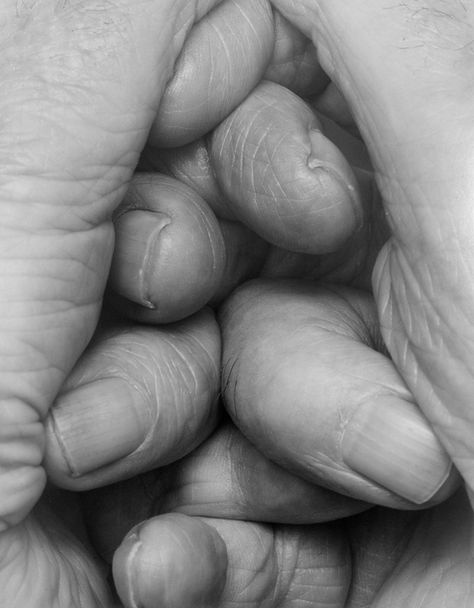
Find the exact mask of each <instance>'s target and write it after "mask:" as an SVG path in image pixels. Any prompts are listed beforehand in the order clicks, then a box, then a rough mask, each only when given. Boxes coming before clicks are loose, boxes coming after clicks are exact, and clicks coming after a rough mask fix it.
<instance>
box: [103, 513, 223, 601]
mask: <svg viewBox="0 0 474 608" xmlns="http://www.w3.org/2000/svg"><path fill="white" fill-rule="evenodd" d="M112 568H113V576H114V581H115V585H116V588H117V591H118V594H119V596H120V598H121V599H122V601H123V602H124V604H125V606H126V607H127V608H137V607H138V606H140V607H143V608H155V606H158V605H159V606H161V607H162V608H186V607H188V606H189V608H194V607H195V606H204V605H205V606H209V607H211V606H215V605H217V602H218V599H219V597H220V595H221V594H222V591H223V589H224V586H225V582H226V573H227V549H226V546H225V544H224V541H223V539H222V538H221V537H220V535H219V534H218V533H217V531H216V530H215V529H214V528H212V527H210V526H208V525H207V524H206V523H205V522H203V521H202V520H199V519H195V518H192V517H187V516H185V515H181V514H167V515H161V516H159V517H155V518H154V519H151V520H149V521H147V522H146V523H144V524H140V525H139V526H137V527H136V528H134V529H133V530H132V531H131V532H130V533H129V534H128V535H127V537H126V538H125V540H124V541H123V543H122V544H121V545H120V547H119V548H118V549H117V551H116V553H115V555H114V559H113V566H112Z"/></svg>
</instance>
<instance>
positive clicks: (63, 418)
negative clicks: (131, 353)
mask: <svg viewBox="0 0 474 608" xmlns="http://www.w3.org/2000/svg"><path fill="white" fill-rule="evenodd" d="M149 423H150V420H149V414H148V412H147V411H144V402H143V399H142V398H141V395H140V393H139V392H138V391H136V390H135V389H133V388H132V387H131V386H130V385H129V384H128V383H127V382H125V381H124V380H122V379H120V378H104V379H101V380H95V381H94V382H90V383H88V384H84V385H82V386H79V387H78V388H75V389H73V390H71V391H69V392H67V393H63V394H62V395H60V396H59V397H58V400H57V402H56V403H55V405H54V407H53V409H52V412H51V422H50V424H51V431H52V434H53V436H54V438H55V440H56V443H57V446H58V447H59V450H60V452H61V454H62V455H63V458H64V460H65V463H66V466H67V467H68V469H69V473H70V475H71V477H81V476H82V475H85V474H87V473H91V472H93V471H96V470H98V469H100V468H101V467H104V466H107V465H110V464H112V463H114V462H116V461H118V460H120V459H121V458H125V457H126V456H128V455H129V454H131V453H132V452H134V451H135V450H136V449H137V448H138V447H139V446H140V445H141V444H142V443H143V440H144V439H145V437H146V435H147V431H148V429H149Z"/></svg>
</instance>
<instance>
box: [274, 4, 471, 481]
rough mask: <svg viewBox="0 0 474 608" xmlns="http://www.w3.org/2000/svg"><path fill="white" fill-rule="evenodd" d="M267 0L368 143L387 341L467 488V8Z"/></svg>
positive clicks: (378, 285) (382, 317) (377, 288)
mask: <svg viewBox="0 0 474 608" xmlns="http://www.w3.org/2000/svg"><path fill="white" fill-rule="evenodd" d="M275 5H276V6H277V7H278V8H280V9H281V10H282V11H283V12H284V13H285V14H286V15H287V17H289V18H290V19H292V20H293V21H294V22H296V23H298V24H299V25H300V26H301V27H304V28H305V31H306V33H307V34H310V35H311V36H312V38H313V40H314V41H315V43H316V44H317V46H318V48H319V54H320V58H321V61H322V64H323V67H325V68H326V70H327V71H328V73H329V74H330V75H331V77H332V78H333V79H334V80H335V81H336V84H337V85H338V87H339V88H340V89H341V91H342V93H343V94H344V96H345V97H346V99H347V100H348V102H349V104H350V106H351V109H352V111H353V113H354V116H355V118H356V120H357V123H358V126H359V128H360V130H361V133H362V134H363V136H364V138H365V140H366V143H367V145H368V147H369V150H370V153H371V155H372V158H373V161H374V165H375V168H376V171H377V180H378V184H379V187H380V189H381V192H382V196H383V199H384V206H385V211H386V213H387V216H388V219H389V223H390V225H391V229H392V238H391V239H390V241H389V242H388V244H387V245H386V247H385V248H384V250H383V252H382V253H381V255H380V256H379V260H378V264H377V267H376V270H375V275H374V286H375V291H376V297H377V300H378V307H379V315H380V321H381V325H382V330H383V333H384V338H385V340H386V343H387V346H388V348H389V350H390V353H391V355H392V357H393V359H394V361H395V363H396V365H397V366H398V368H399V370H400V371H401V372H402V374H403V376H404V378H405V380H406V382H407V383H408V385H409V387H410V389H411V391H412V392H413V394H414V395H415V397H416V398H417V401H418V402H419V404H420V406H421V407H422V409H423V411H424V413H425V415H426V416H427V417H428V418H429V420H430V421H431V423H432V424H433V425H434V427H435V429H436V430H437V432H438V435H439V437H440V439H441V440H442V442H443V443H444V445H445V447H446V448H447V450H448V451H449V453H450V455H451V457H452V458H453V460H454V462H455V463H456V464H457V466H458V468H459V469H460V471H461V473H462V474H463V475H464V478H465V480H466V481H467V483H468V486H469V487H470V489H471V490H472V488H474V443H473V441H472V438H473V435H474V415H473V411H474V410H473V408H472V395H473V394H474V373H473V367H472V361H473V360H474V281H473V275H474V249H473V236H474V214H473V212H472V201H473V196H474V180H473V169H472V148H473V143H472V142H473V141H474V110H473V107H472V86H473V67H474V59H473V55H472V32H473V27H474V9H473V7H472V5H471V4H468V3H462V2H439V1H438V0H422V1H419V0H408V1H407V2H403V3H395V4H394V3H393V2H390V1H389V0H355V1H353V2H350V3H347V2H343V1H342V0H319V1H318V0H305V1H300V2H294V1H290V0H275ZM368 31H370V36H367V32H368Z"/></svg>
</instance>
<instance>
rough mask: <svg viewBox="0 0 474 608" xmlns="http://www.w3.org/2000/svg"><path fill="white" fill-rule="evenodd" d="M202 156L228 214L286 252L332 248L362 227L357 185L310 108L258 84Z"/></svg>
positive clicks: (268, 84)
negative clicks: (210, 164)
mask: <svg viewBox="0 0 474 608" xmlns="http://www.w3.org/2000/svg"><path fill="white" fill-rule="evenodd" d="M210 154H211V158H212V161H213V166H214V167H215V172H216V176H217V179H218V182H219V184H220V186H221V188H222V190H223V192H224V194H225V195H226V197H227V198H228V200H229V201H230V202H231V204H232V210H233V211H234V213H235V215H236V216H237V217H238V218H239V219H240V220H241V221H242V222H244V223H245V224H246V225H247V226H248V227H249V228H250V229H252V230H254V231H255V232H256V233H257V234H259V235H260V236H261V237H263V238H264V239H266V240H267V241H268V242H270V243H272V244H273V245H276V246H277V247H282V248H284V249H288V250H290V251H295V252H300V253H308V254H321V253H327V252H330V251H334V250H336V249H338V248H339V247H340V246H341V245H342V244H343V243H344V242H345V241H346V240H348V239H349V238H350V236H351V235H352V234H353V233H354V231H355V230H357V228H358V227H359V226H361V224H362V203H361V200H360V194H359V188H358V184H357V180H356V178H355V176H354V173H353V172H352V170H351V168H350V166H349V164H348V163H347V161H346V160H345V159H344V156H343V155H342V153H341V152H340V151H339V150H338V149H337V148H336V146H335V145H334V144H333V143H332V142H331V141H330V140H329V139H328V138H326V137H325V136H324V135H323V134H322V133H321V131H320V123H319V121H318V119H317V117H316V115H315V114H314V112H313V111H312V110H311V108H310V107H309V106H308V105H307V104H306V103H305V102H304V101H303V100H302V99H300V98H299V97H297V96H296V95H294V94H293V93H291V91H289V90H288V89H285V88H284V87H282V86H279V85H277V84H275V83H271V82H264V83H262V84H261V85H260V86H259V87H258V88H257V89H255V91H254V92H253V93H252V94H251V95H250V96H249V97H248V98H247V99H246V100H245V102H244V103H242V104H241V105H240V106H239V108H237V110H235V112H234V113H233V114H232V115H231V116H229V117H228V118H227V119H226V120H225V121H223V122H222V123H221V125H220V126H219V127H218V128H217V129H216V130H215V131H214V134H213V136H212V142H211V147H210Z"/></svg>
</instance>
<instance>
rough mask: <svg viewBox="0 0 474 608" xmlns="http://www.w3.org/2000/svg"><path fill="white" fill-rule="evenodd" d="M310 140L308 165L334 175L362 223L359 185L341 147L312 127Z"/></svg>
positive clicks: (357, 219) (312, 168)
mask: <svg viewBox="0 0 474 608" xmlns="http://www.w3.org/2000/svg"><path fill="white" fill-rule="evenodd" d="M309 140H310V142H311V154H310V155H309V157H308V167H309V168H310V169H311V170H315V169H322V170H324V171H326V172H327V173H329V174H330V175H332V177H333V178H334V179H335V180H336V181H337V182H338V184H339V185H340V186H342V188H343V189H344V190H345V192H346V194H347V196H348V197H349V200H350V201H351V202H352V208H353V212H354V216H355V220H356V223H357V225H359V224H361V223H362V220H363V217H362V206H361V202H360V194H359V185H358V183H357V179H356V177H355V175H354V172H353V171H352V168H351V166H350V165H349V163H348V162H347V160H346V159H345V158H344V155H343V154H342V153H341V151H340V150H339V148H338V147H337V146H335V145H334V144H333V143H332V142H331V141H330V140H329V139H328V138H327V137H325V136H324V135H323V133H321V131H318V130H317V129H312V130H311V131H310V132H309Z"/></svg>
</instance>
